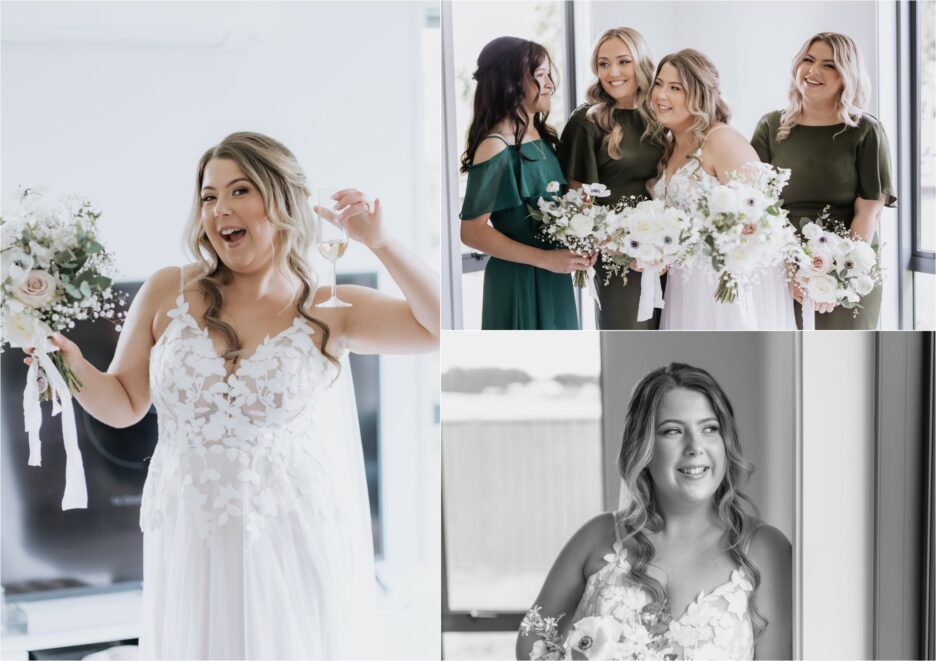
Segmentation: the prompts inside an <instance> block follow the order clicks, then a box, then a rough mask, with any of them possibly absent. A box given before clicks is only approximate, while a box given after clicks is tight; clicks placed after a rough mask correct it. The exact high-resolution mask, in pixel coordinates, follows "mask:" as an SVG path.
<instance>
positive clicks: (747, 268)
mask: <svg viewBox="0 0 936 661" xmlns="http://www.w3.org/2000/svg"><path fill="white" fill-rule="evenodd" d="M789 179H790V170H788V169H785V168H781V169H775V168H774V167H773V166H771V165H769V164H766V163H756V164H755V163H749V164H748V165H747V166H746V167H745V170H744V172H743V173H742V174H738V173H731V174H730V175H729V181H728V183H727V184H721V183H715V184H712V185H710V186H708V187H707V189H706V190H704V191H703V194H702V195H701V196H700V198H699V201H698V203H697V212H698V215H699V217H700V218H701V219H702V221H703V226H702V230H701V238H702V246H703V250H704V252H705V254H706V255H707V256H708V257H709V258H710V259H711V263H712V268H713V269H714V270H715V272H716V273H717V274H718V289H717V290H716V291H715V299H716V300H717V301H719V302H722V303H733V302H734V301H736V300H737V299H738V296H739V294H740V293H741V291H742V290H744V289H748V288H749V287H750V285H751V284H752V281H753V279H754V275H755V272H756V271H757V270H759V269H763V268H768V267H771V266H775V265H777V264H781V263H784V262H785V261H786V259H787V255H788V254H789V251H790V249H791V247H792V246H793V245H795V242H796V234H795V232H794V230H793V227H792V226H791V225H790V223H789V222H787V213H786V211H785V210H784V209H783V207H782V206H781V205H782V200H781V199H780V191H781V190H783V187H784V186H786V183H787V181H789Z"/></svg>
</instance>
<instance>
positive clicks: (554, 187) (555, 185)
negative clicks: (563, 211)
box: [546, 181, 559, 193]
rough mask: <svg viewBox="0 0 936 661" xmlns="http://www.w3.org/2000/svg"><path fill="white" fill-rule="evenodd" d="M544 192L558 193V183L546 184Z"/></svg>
mask: <svg viewBox="0 0 936 661" xmlns="http://www.w3.org/2000/svg"><path fill="white" fill-rule="evenodd" d="M546 192H547V193H558V192H559V182H558V181H550V182H549V183H548V184H546Z"/></svg>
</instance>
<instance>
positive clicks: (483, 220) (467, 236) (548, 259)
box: [461, 138, 594, 273]
mask: <svg viewBox="0 0 936 661" xmlns="http://www.w3.org/2000/svg"><path fill="white" fill-rule="evenodd" d="M506 148H507V146H506V145H505V144H504V143H503V142H502V141H501V140H498V139H496V138H488V139H487V140H484V141H483V142H482V143H481V144H480V145H479V146H478V150H477V151H476V152H475V157H474V162H475V163H476V164H477V163H483V162H484V161H487V160H490V159H491V158H493V157H494V156H496V155H497V154H499V153H500V152H502V151H503V150H505V149H506ZM581 185H582V184H580V183H579V182H572V181H570V182H569V187H570V188H580V187H581ZM490 218H491V214H489V213H486V214H484V215H483V216H478V217H477V218H470V219H467V220H463V221H462V223H461V240H462V243H464V244H465V245H466V246H470V247H472V248H474V249H475V250H480V251H481V252H483V253H486V254H488V255H491V256H492V257H496V258H498V259H502V260H504V261H506V262H515V263H517V264H528V265H530V266H535V267H537V268H541V269H545V270H547V271H552V272H554V273H572V272H573V271H577V270H579V269H585V268H588V267H589V266H591V265H592V264H594V259H589V258H588V257H582V256H580V255H576V254H575V253H574V252H572V251H571V250H543V249H542V248H536V247H534V246H528V245H526V244H525V243H520V242H519V241H514V240H513V239H511V238H510V237H508V236H505V235H504V234H502V233H501V232H498V231H497V230H496V229H494V228H493V227H492V226H491V225H489V224H488V221H489V220H490Z"/></svg>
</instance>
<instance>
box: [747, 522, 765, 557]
mask: <svg viewBox="0 0 936 661" xmlns="http://www.w3.org/2000/svg"><path fill="white" fill-rule="evenodd" d="M763 526H764V522H763V521H760V522H758V524H757V525H756V526H754V530H752V531H751V534H750V536H749V537H748V538H747V541H745V542H744V555H747V553H748V549H750V548H751V540H752V539H754V535H755V534H756V533H757V531H758V530H760V529H761V528H762V527H763Z"/></svg>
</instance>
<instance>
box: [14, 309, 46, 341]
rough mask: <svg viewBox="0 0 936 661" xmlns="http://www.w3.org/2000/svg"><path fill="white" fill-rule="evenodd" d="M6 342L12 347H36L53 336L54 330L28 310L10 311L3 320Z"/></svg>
mask: <svg viewBox="0 0 936 661" xmlns="http://www.w3.org/2000/svg"><path fill="white" fill-rule="evenodd" d="M3 330H4V331H5V332H4V338H3V339H4V340H5V341H6V342H9V343H10V346H11V347H14V348H20V347H35V346H39V345H41V344H43V342H44V340H45V339H46V338H47V337H51V336H52V329H51V328H49V327H48V326H46V325H45V324H44V323H42V322H41V321H39V319H37V318H36V317H34V316H33V315H31V314H29V313H28V312H27V311H26V310H19V311H10V313H9V314H7V315H5V318H4V320H3Z"/></svg>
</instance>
